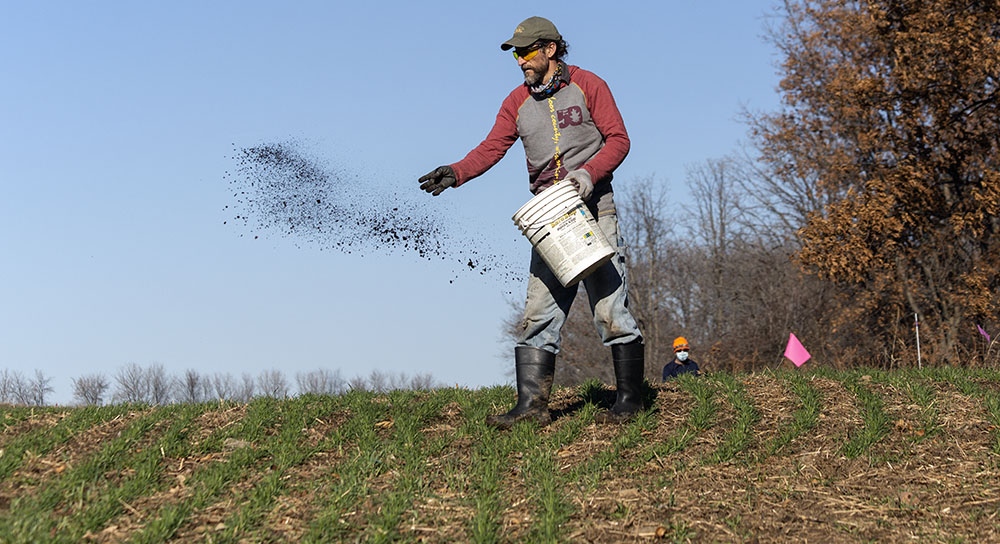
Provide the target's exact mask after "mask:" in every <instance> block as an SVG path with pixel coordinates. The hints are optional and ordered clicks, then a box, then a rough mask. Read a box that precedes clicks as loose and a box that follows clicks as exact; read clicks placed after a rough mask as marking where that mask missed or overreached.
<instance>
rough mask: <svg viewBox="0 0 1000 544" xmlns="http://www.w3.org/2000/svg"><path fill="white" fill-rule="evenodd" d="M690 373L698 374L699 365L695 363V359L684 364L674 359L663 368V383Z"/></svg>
mask: <svg viewBox="0 0 1000 544" xmlns="http://www.w3.org/2000/svg"><path fill="white" fill-rule="evenodd" d="M688 372H694V373H697V372H698V363H696V362H694V360H693V359H688V360H687V361H685V362H684V363H681V362H680V361H678V360H677V359H674V360H673V361H670V362H669V363H667V364H666V365H664V366H663V381H667V380H668V379H669V378H676V377H677V376H679V375H681V374H685V373H688Z"/></svg>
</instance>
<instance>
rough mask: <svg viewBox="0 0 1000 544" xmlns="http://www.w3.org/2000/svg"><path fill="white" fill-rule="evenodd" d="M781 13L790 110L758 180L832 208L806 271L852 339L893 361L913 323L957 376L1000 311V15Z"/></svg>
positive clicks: (810, 243) (888, 3)
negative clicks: (835, 291) (834, 299)
mask: <svg viewBox="0 0 1000 544" xmlns="http://www.w3.org/2000/svg"><path fill="white" fill-rule="evenodd" d="M784 7H785V24H784V25H783V26H782V27H781V28H779V29H776V31H775V32H774V33H773V34H772V37H773V39H774V42H775V43H776V44H777V45H778V47H779V48H780V50H781V51H782V53H783V54H784V56H785V60H784V62H783V64H782V73H783V79H782V81H781V90H782V92H783V102H784V107H783V109H782V111H780V112H778V113H774V114H766V115H759V116H754V117H753V119H752V127H753V129H754V135H755V138H756V146H757V148H758V149H759V150H760V152H761V161H762V165H764V167H765V168H766V169H768V170H769V171H770V172H771V174H772V175H774V176H775V177H777V178H783V179H790V180H795V182H797V183H802V184H805V185H808V186H812V187H815V188H816V189H817V191H819V192H821V193H823V196H822V197H821V198H819V199H817V200H818V201H823V202H827V204H825V205H824V206H823V208H822V209H821V210H820V211H819V212H817V213H813V214H812V215H810V218H809V221H808V223H807V224H806V225H805V226H804V227H803V228H802V229H801V230H800V232H799V235H800V237H801V242H802V248H801V250H800V251H799V253H798V257H799V259H800V261H801V263H802V264H803V265H804V267H805V268H806V269H807V270H809V271H811V272H814V273H816V274H818V275H819V276H820V277H822V278H825V279H831V280H834V281H836V282H837V283H838V284H839V285H841V286H843V288H844V289H845V291H844V293H845V295H846V296H845V297H844V299H843V302H844V304H843V306H842V307H843V311H842V312H841V313H840V315H839V316H838V322H837V323H835V325H834V326H835V327H836V328H839V329H840V331H841V332H848V331H851V332H853V334H848V335H846V336H847V337H850V338H854V339H857V338H863V337H868V338H870V339H871V340H872V341H873V342H874V343H875V344H876V345H873V346H871V347H875V348H877V347H879V346H882V347H883V348H884V347H885V346H887V345H890V344H893V343H894V340H893V339H894V338H897V339H898V338H899V337H900V336H901V331H904V332H905V331H908V330H909V329H910V328H911V327H912V322H913V314H914V313H915V314H917V315H919V316H920V318H921V325H922V326H921V334H922V335H924V340H925V344H924V345H925V353H926V354H927V355H928V356H929V358H930V359H931V360H934V361H951V362H956V361H957V360H958V359H959V356H960V354H961V353H962V350H963V348H968V347H970V346H971V345H972V344H973V343H974V341H975V337H974V335H975V332H976V329H975V323H976V322H980V323H983V322H989V323H995V317H994V316H996V315H997V310H998V309H1000V304H998V299H1000V296H998V293H1000V236H998V235H1000V219H998V214H1000V171H998V170H1000V149H998V146H1000V143H998V142H1000V2H998V1H996V0H983V1H976V0H964V1H963V0H939V1H933V2H930V1H914V0H908V1H906V0H867V1H847V0H788V1H786V2H785V4H784ZM904 327H905V329H904ZM907 336H908V335H907ZM882 351H883V352H885V351H886V350H885V349H883V350H882ZM874 352H875V353H878V352H879V350H877V349H876V350H874Z"/></svg>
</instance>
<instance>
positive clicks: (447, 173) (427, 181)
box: [417, 166, 458, 196]
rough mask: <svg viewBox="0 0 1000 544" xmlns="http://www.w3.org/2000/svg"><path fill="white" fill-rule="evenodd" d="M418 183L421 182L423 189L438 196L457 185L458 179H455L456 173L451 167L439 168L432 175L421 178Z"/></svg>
mask: <svg viewBox="0 0 1000 544" xmlns="http://www.w3.org/2000/svg"><path fill="white" fill-rule="evenodd" d="M417 181H419V182H420V188H421V189H423V190H425V191H427V192H428V193H432V194H433V195H434V196H438V195H439V194H441V191H444V190H445V189H447V188H448V187H451V186H452V185H455V183H457V182H458V178H457V177H455V171H454V170H452V169H451V167H450V166H438V167H437V168H435V169H434V170H432V171H431V172H430V173H428V174H426V175H424V176H421V178H420V179H419V180H417Z"/></svg>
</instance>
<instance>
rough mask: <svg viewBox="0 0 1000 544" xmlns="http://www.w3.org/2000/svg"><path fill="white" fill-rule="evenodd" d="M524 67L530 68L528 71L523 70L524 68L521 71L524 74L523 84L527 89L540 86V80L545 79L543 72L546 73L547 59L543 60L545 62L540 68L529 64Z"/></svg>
mask: <svg viewBox="0 0 1000 544" xmlns="http://www.w3.org/2000/svg"><path fill="white" fill-rule="evenodd" d="M539 56H541V55H539ZM532 60H535V59H532ZM524 67H525V68H530V70H525V68H522V69H521V71H522V72H524V82H525V83H527V84H528V86H529V87H537V86H539V85H541V84H542V78H543V77H545V72H547V71H548V67H549V61H548V59H545V62H544V63H542V65H541V68H539V67H538V66H536V65H534V64H532V63H530V62H529V63H527V64H525V65H524Z"/></svg>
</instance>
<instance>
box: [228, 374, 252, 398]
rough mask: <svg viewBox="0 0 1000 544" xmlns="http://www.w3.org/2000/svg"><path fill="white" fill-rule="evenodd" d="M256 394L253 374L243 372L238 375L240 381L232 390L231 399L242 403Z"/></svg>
mask: <svg viewBox="0 0 1000 544" xmlns="http://www.w3.org/2000/svg"><path fill="white" fill-rule="evenodd" d="M256 394H257V386H256V384H255V383H254V379H253V376H252V375H251V374H250V373H249V372H244V373H243V374H242V375H240V383H239V384H238V385H237V386H236V389H235V390H234V391H233V397H232V398H233V400H235V401H236V402H244V403H246V402H250V401H251V400H253V398H254V395H256Z"/></svg>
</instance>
